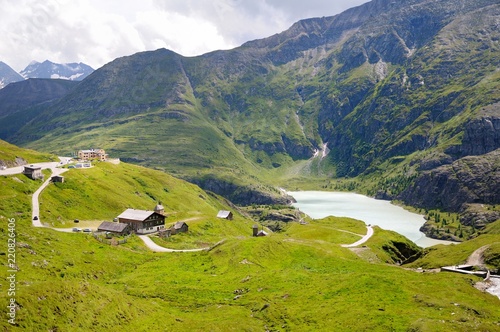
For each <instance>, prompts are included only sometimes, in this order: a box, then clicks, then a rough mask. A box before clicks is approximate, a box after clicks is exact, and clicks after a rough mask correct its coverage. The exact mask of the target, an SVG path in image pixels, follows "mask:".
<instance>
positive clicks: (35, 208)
mask: <svg viewBox="0 0 500 332" xmlns="http://www.w3.org/2000/svg"><path fill="white" fill-rule="evenodd" d="M54 164H56V166H53V167H50V169H51V170H52V175H51V177H52V176H55V175H61V174H62V173H64V172H66V171H67V170H68V169H67V168H56V167H57V166H58V165H59V164H58V163H54ZM50 179H51V178H50V177H49V178H48V179H47V180H46V181H45V182H44V183H43V184H42V185H41V186H40V188H38V190H37V191H35V192H34V193H33V197H32V198H31V206H32V209H31V211H32V216H31V220H32V221H33V226H35V227H44V226H43V224H42V222H41V220H40V201H39V197H40V193H41V192H42V191H43V190H44V189H45V188H46V187H47V186H48V185H49V184H50ZM35 217H36V220H35Z"/></svg>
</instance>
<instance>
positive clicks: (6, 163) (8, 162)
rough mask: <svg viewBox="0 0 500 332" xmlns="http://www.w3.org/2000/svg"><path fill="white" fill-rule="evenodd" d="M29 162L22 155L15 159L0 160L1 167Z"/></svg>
mask: <svg viewBox="0 0 500 332" xmlns="http://www.w3.org/2000/svg"><path fill="white" fill-rule="evenodd" d="M27 164H28V162H27V161H26V160H24V159H23V158H21V157H16V159H15V160H13V161H12V160H0V167H16V166H23V165H27Z"/></svg>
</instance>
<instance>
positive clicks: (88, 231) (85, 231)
mask: <svg viewBox="0 0 500 332" xmlns="http://www.w3.org/2000/svg"><path fill="white" fill-rule="evenodd" d="M83 232H84V233H90V232H92V230H91V229H90V228H84V229H83Z"/></svg>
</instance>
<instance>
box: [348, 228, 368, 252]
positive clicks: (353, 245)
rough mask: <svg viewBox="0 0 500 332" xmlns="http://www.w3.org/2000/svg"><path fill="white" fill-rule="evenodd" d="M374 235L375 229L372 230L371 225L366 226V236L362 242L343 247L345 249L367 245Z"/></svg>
mask: <svg viewBox="0 0 500 332" xmlns="http://www.w3.org/2000/svg"><path fill="white" fill-rule="evenodd" d="M372 235H373V228H372V226H371V225H368V226H366V235H365V236H363V237H362V238H361V240H359V241H356V242H354V243H351V244H343V245H342V247H344V248H352V247H357V246H359V245H361V244H363V243H365V242H366V241H368V239H369V238H371V237H372Z"/></svg>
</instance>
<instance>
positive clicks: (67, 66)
mask: <svg viewBox="0 0 500 332" xmlns="http://www.w3.org/2000/svg"><path fill="white" fill-rule="evenodd" d="M93 71H94V69H93V68H92V67H90V66H88V65H86V64H84V63H81V62H80V63H62V64H59V63H54V62H51V61H49V60H45V61H44V62H41V63H40V62H37V61H33V62H31V63H30V64H29V65H28V66H27V67H26V68H24V69H23V70H22V71H21V72H20V73H17V72H16V71H15V70H14V69H12V68H11V67H10V66H9V65H7V64H5V63H4V62H1V61H0V89H2V88H4V87H6V86H7V85H8V84H10V83H15V82H20V81H23V80H25V79H30V78H50V79H64V80H70V81H81V80H83V79H85V78H86V77H87V76H88V75H90V74H91V73H92V72H93Z"/></svg>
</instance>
